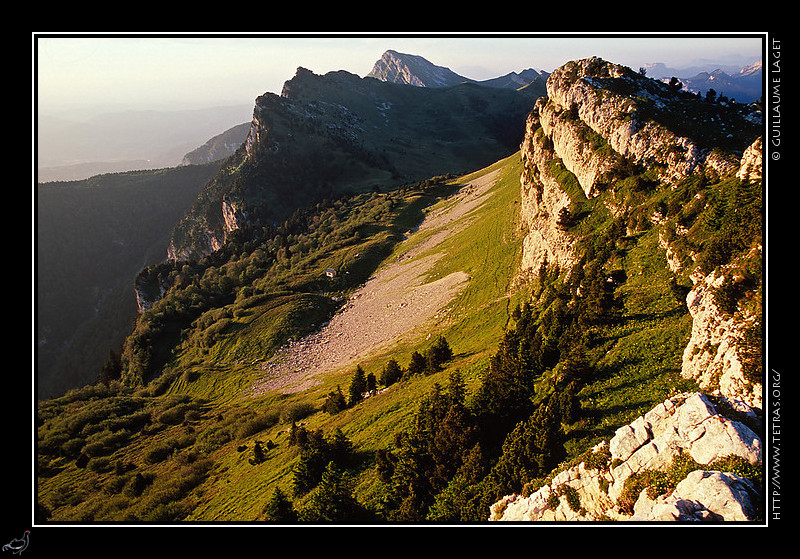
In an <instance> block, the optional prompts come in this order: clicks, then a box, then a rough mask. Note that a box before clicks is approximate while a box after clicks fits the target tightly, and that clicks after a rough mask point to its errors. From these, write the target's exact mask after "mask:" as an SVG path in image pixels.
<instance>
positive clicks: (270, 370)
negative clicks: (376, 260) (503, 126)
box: [250, 172, 497, 395]
mask: <svg viewBox="0 0 800 559" xmlns="http://www.w3.org/2000/svg"><path fill="white" fill-rule="evenodd" d="M496 174H497V173H496V172H493V173H489V174H487V175H484V176H482V177H480V178H478V179H476V180H475V181H472V182H470V183H468V184H466V185H465V186H463V187H462V188H461V189H459V191H458V192H457V193H456V194H454V195H453V196H451V197H450V198H449V199H448V203H446V204H441V205H440V207H439V208H437V209H436V210H434V211H431V212H429V213H428V215H427V216H426V217H425V219H424V220H423V222H422V223H421V224H420V226H419V227H418V228H417V230H416V231H415V232H413V233H411V234H410V235H409V237H408V238H407V239H406V240H405V241H403V244H404V245H407V246H408V247H409V249H408V250H407V251H405V252H401V253H400V256H398V257H397V258H396V259H394V260H393V261H391V262H388V263H386V264H384V265H383V266H381V267H380V268H379V269H378V271H377V272H376V273H375V274H373V275H372V276H371V277H370V278H369V280H367V281H366V282H365V283H364V285H363V286H362V287H361V288H359V289H358V290H357V291H356V292H355V293H353V295H352V296H351V297H350V299H349V300H348V301H347V303H346V304H345V305H344V307H343V308H342V309H341V310H340V311H339V312H337V313H336V314H335V315H334V316H333V318H331V320H330V321H329V322H328V323H327V324H325V325H324V326H323V327H322V328H321V329H320V330H319V331H317V332H315V333H313V334H310V335H308V336H306V337H305V338H303V339H301V340H299V341H297V342H293V343H290V344H289V345H287V346H285V347H283V348H282V349H280V350H279V351H278V352H277V353H276V354H275V355H274V356H273V357H272V358H271V359H270V360H269V361H266V362H264V363H262V364H261V365H260V369H261V371H262V376H261V378H260V379H259V380H258V381H256V382H255V384H254V385H253V386H252V387H251V390H250V392H251V394H253V395H258V394H261V393H263V392H266V391H270V390H280V391H281V392H283V393H293V392H300V391H302V390H305V389H307V388H310V387H311V386H314V385H315V384H318V383H319V382H320V381H319V380H318V379H317V377H318V376H319V375H321V374H323V373H326V372H329V371H333V370H336V369H339V368H341V367H351V368H353V369H355V366H356V364H357V363H358V360H359V359H360V358H363V357H364V356H366V355H367V354H369V353H374V352H375V351H377V350H380V348H381V347H384V346H386V345H388V344H393V343H395V342H396V341H397V340H399V339H401V338H402V337H404V336H412V335H413V334H414V331H415V330H416V329H418V328H420V327H422V326H425V325H426V324H428V323H429V321H431V320H434V319H436V318H437V316H438V314H439V313H440V311H441V310H442V309H444V308H445V307H446V306H447V304H448V303H449V302H450V301H451V300H452V299H453V297H455V295H456V294H457V293H458V292H459V291H460V290H461V289H463V288H464V287H465V286H466V284H467V282H468V280H469V276H468V275H467V274H466V273H464V272H454V273H452V274H449V275H447V276H445V277H443V278H440V279H437V280H435V281H432V282H427V283H426V279H427V276H428V273H429V271H430V270H431V268H432V267H433V265H434V264H435V263H436V262H437V261H438V260H439V259H441V258H443V257H445V256H446V255H445V254H444V253H442V252H435V251H434V252H431V251H432V249H435V248H436V247H437V246H438V245H440V244H441V243H442V242H443V241H444V240H445V239H447V238H448V237H449V236H450V235H452V234H453V233H455V232H456V231H458V230H460V229H461V228H462V227H463V226H464V225H465V224H466V223H467V218H468V214H469V212H471V211H472V210H474V209H475V208H477V207H478V206H479V205H480V204H481V203H482V202H484V201H485V200H486V197H487V196H489V195H490V190H491V187H492V186H493V185H494V183H495V181H496ZM421 236H424V237H425V238H424V240H423V241H422V242H417V241H418V240H419V239H420V238H421ZM402 246H403V245H401V248H402Z"/></svg>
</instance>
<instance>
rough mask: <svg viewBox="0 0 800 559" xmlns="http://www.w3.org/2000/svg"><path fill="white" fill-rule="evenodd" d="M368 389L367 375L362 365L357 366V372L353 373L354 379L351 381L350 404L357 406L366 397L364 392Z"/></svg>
mask: <svg viewBox="0 0 800 559" xmlns="http://www.w3.org/2000/svg"><path fill="white" fill-rule="evenodd" d="M366 391H367V376H366V374H365V373H364V369H362V368H361V365H358V366H357V367H356V372H355V373H353V380H352V381H351V382H350V401H349V405H350V406H355V405H356V404H357V403H359V402H360V401H361V400H362V398H363V397H364V392H366Z"/></svg>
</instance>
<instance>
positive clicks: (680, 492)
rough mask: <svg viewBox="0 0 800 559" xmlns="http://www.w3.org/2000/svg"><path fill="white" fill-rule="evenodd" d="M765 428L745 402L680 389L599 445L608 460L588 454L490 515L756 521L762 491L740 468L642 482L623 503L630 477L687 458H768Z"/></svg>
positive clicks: (517, 518)
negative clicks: (654, 488) (657, 485)
mask: <svg viewBox="0 0 800 559" xmlns="http://www.w3.org/2000/svg"><path fill="white" fill-rule="evenodd" d="M731 416H732V417H733V418H732V417H731ZM734 418H735V419H734ZM760 430H761V422H760V420H759V419H758V418H757V416H756V414H755V413H754V411H753V410H752V409H751V408H750V407H749V406H747V405H746V404H744V403H743V402H739V401H735V400H729V399H725V398H720V399H718V400H717V401H712V399H711V398H709V397H708V396H705V395H703V394H701V393H688V394H682V395H679V396H675V397H673V398H670V399H668V400H665V401H664V402H663V403H661V404H659V405H657V406H656V407H654V408H653V409H652V410H650V411H649V412H648V413H646V414H645V415H643V416H641V417H639V418H637V419H636V420H635V421H633V422H632V423H630V424H629V425H626V426H623V427H621V428H620V429H618V430H617V431H616V433H615V435H614V437H613V438H612V439H611V440H610V441H609V442H608V443H601V444H600V445H598V446H597V447H596V448H595V449H594V452H595V454H596V455H602V454H605V455H606V457H607V460H606V461H605V462H604V463H603V461H591V463H590V464H587V461H586V460H584V461H581V462H580V463H579V464H578V465H576V466H572V467H569V468H567V469H565V470H563V471H561V472H559V473H558V474H556V475H555V476H553V477H552V479H551V480H550V482H549V483H547V484H546V485H544V486H543V487H541V488H540V489H539V490H538V491H536V492H535V493H533V494H531V495H530V496H528V497H522V496H520V495H510V496H507V497H504V498H503V499H501V500H500V501H498V502H497V503H495V504H494V505H492V507H491V511H490V518H489V519H490V520H494V521H579V520H580V521H598V520H623V521H657V520H670V521H674V520H678V521H697V520H707V521H741V520H747V521H752V520H755V519H756V517H757V515H758V510H759V502H760V500H761V497H762V496H761V494H760V492H759V490H758V488H757V487H756V486H755V485H754V484H753V483H752V482H751V481H749V480H748V479H745V478H743V477H741V476H739V475H737V474H735V473H732V472H722V471H718V470H714V469H709V470H706V469H703V468H699V469H696V470H694V471H692V472H690V473H689V474H688V475H687V476H686V477H685V478H684V479H683V480H681V481H680V482H679V483H677V485H676V486H675V487H674V489H673V490H671V491H667V492H666V493H665V494H662V495H657V496H653V498H651V497H650V496H649V495H648V491H647V489H642V490H641V491H640V492H639V494H638V498H637V499H635V503H634V505H633V507H632V510H630V508H631V507H629V506H628V507H625V506H622V504H621V498H622V497H623V496H627V495H626V493H625V491H626V489H627V486H628V485H629V484H627V485H626V481H628V480H633V479H634V478H635V476H640V475H642V474H643V473H645V472H665V471H667V470H668V469H669V467H670V466H671V465H672V464H673V461H674V460H675V459H676V458H679V457H684V458H690V459H692V460H694V461H695V462H697V463H698V464H700V465H701V466H703V465H714V463H715V462H717V463H719V462H718V461H720V460H721V459H724V458H728V457H733V456H735V457H740V458H741V459H743V460H745V461H747V462H748V463H750V464H752V465H760V464H761V463H762V451H763V447H762V443H761V438H760V436H759V435H758V432H759V431H760ZM565 496H569V497H567V498H565Z"/></svg>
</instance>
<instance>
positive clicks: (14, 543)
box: [3, 530, 31, 555]
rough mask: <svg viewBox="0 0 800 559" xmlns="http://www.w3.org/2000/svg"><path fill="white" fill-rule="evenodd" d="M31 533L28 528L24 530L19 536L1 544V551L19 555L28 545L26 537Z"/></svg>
mask: <svg viewBox="0 0 800 559" xmlns="http://www.w3.org/2000/svg"><path fill="white" fill-rule="evenodd" d="M30 535H31V531H30V530H25V533H24V534H23V535H22V537H21V538H14V539H13V540H11V541H10V542H8V543H7V544H6V545H4V546H3V551H10V552H11V553H13V554H14V555H21V554H22V552H23V551H25V549H27V547H28V538H29V537H30Z"/></svg>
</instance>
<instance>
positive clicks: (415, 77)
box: [367, 50, 474, 87]
mask: <svg viewBox="0 0 800 559" xmlns="http://www.w3.org/2000/svg"><path fill="white" fill-rule="evenodd" d="M367 77H370V78H376V79H379V80H381V81H385V82H390V83H400V84H408V85H415V86H418V87H447V86H450V85H458V84H460V83H464V82H473V81H474V80H471V79H469V78H465V77H464V76H460V75H458V74H456V73H455V72H453V71H452V70H450V69H449V68H446V67H444V66H437V65H435V64H433V63H432V62H429V61H428V60H426V59H425V58H423V57H421V56H418V55H414V54H405V53H401V52H397V51H395V50H387V51H386V52H384V53H383V56H381V58H380V60H378V61H377V62H376V63H375V65H374V66H373V68H372V71H371V72H370V73H369V74H367Z"/></svg>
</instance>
